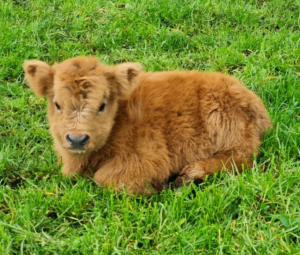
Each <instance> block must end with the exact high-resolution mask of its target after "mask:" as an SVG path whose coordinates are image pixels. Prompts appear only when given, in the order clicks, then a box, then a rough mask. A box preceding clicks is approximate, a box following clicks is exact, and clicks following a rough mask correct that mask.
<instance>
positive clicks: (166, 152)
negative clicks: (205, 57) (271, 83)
mask: <svg viewBox="0 0 300 255" xmlns="http://www.w3.org/2000/svg"><path fill="white" fill-rule="evenodd" d="M24 70H25V77H26V80H27V81H28V83H29V85H30V87H31V88H32V90H33V91H34V92H35V94H36V95H38V96H47V97H48V117H49V121H50V128H51V133H52V136H53V138H54V143H55V149H56V151H57V153H58V156H59V157H60V158H61V159H62V161H63V168H62V172H63V174H64V175H65V176H72V175H74V174H78V173H83V174H85V175H89V174H93V177H94V179H95V180H96V181H97V182H98V183H99V184H100V185H105V186H111V187H113V188H115V189H116V190H119V189H120V188H121V187H122V186H123V185H124V186H125V187H126V188H127V189H129V190H130V192H131V193H146V194H149V193H153V192H159V191H160V190H161V189H162V188H163V187H164V186H165V184H167V182H168V179H169V178H170V177H171V176H177V178H176V180H175V181H174V185H175V186H176V187H177V186H181V185H182V184H183V182H186V183H189V182H191V181H193V180H195V181H198V180H203V179H204V178H205V176H206V175H211V174H214V173H215V172H216V171H223V170H226V169H229V170H234V171H235V170H238V171H241V170H242V169H247V168H251V167H252V165H253V154H258V152H259V146H260V143H261V139H262V136H263V132H264V131H265V130H267V129H268V128H269V127H271V121H270V119H269V117H268V114H267V112H266V109H265V107H264V105H263V103H262V101H261V100H260V98H259V97H258V96H257V95H256V94H254V93H253V92H252V91H250V90H249V89H247V88H246V87H245V86H243V85H242V84H241V83H240V82H238V81H237V80H236V79H235V78H232V77H230V76H226V75H223V74H220V73H201V72H197V71H181V72H154V73H151V72H142V71H141V66H140V65H139V64H136V63H125V64H120V65H117V66H114V67H112V66H106V65H104V64H102V63H101V62H99V61H98V60H97V59H95V58H88V57H77V58H73V59H69V60H66V61H64V62H62V63H60V64H55V65H54V66H49V65H48V64H46V63H44V62H41V61H36V60H30V61H25V63H24ZM67 135H72V136H74V137H82V136H84V135H88V136H89V140H88V142H87V144H85V145H84V146H83V148H82V149H79V150H78V149H77V148H75V149H74V148H72V146H71V145H70V143H69V142H68V139H67Z"/></svg>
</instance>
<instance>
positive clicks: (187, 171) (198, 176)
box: [173, 153, 253, 188]
mask: <svg viewBox="0 0 300 255" xmlns="http://www.w3.org/2000/svg"><path fill="white" fill-rule="evenodd" d="M252 167H253V159H252V156H251V157H245V156H239V157H233V156H232V153H220V154H216V155H215V156H214V157H211V158H207V159H203V160H200V161H197V162H192V163H189V164H188V165H186V166H185V167H184V168H183V169H182V170H181V171H180V173H179V175H178V177H177V178H176V179H175V181H174V182H173V187H175V188H178V187H181V186H182V185H183V184H184V183H190V182H192V181H196V182H198V181H204V180H205V177H206V175H214V174H215V173H216V172H222V171H226V170H228V171H234V172H237V171H238V172H241V171H242V170H243V169H249V168H252Z"/></svg>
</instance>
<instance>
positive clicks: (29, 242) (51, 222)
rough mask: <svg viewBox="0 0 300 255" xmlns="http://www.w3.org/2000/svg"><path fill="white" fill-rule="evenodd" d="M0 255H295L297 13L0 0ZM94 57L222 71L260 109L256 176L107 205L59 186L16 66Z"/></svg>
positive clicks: (281, 7) (283, 1)
mask: <svg viewBox="0 0 300 255" xmlns="http://www.w3.org/2000/svg"><path fill="white" fill-rule="evenodd" d="M0 31H1V32H0V56H1V58H0V102H1V104H0V254H1V255H2V254H43V255H44V254H272V255H273V254H300V206H299V204H300V201H299V199H300V164H299V162H300V125H299V122H300V2H299V1H296V0H266V1H264V0H257V1H256V0H249V1H246V0H244V1H242V0H203V1H201V0H197V1H195V0H189V1H188V0H156V1H154V0H153V1H151V0H139V1H134V0H122V1H116V0H111V1H101V0H85V1H84V0H74V1H63V0H56V1H50V0H2V1H1V2H0ZM79 55H88V56H97V57H98V58H99V59H100V60H101V61H103V62H104V63H106V64H117V63H122V62H127V61H134V62H140V63H141V64H142V65H143V67H144V69H145V70H148V71H159V70H175V69H177V70H182V69H189V70H190V69H195V70H202V71H220V72H223V73H227V74H231V75H233V76H235V77H237V78H238V79H240V80H242V81H243V82H244V84H245V85H246V86H247V87H248V88H251V89H253V90H254V91H255V92H256V93H257V94H258V95H259V96H260V97H261V98H262V99H263V101H264V102H265V104H266V107H267V109H268V112H269V114H270V117H271V118H272V120H273V129H272V130H271V131H270V132H269V133H268V134H266V135H265V137H264V141H263V144H262V147H261V153H260V155H259V156H258V157H257V158H256V160H255V167H254V168H253V169H251V170H249V171H247V172H244V173H242V174H240V175H238V176H233V175H225V174H224V175H221V176H214V177H210V178H207V180H206V181H205V182H204V183H202V184H200V185H199V186H196V185H191V186H190V187H187V188H183V189H182V190H181V192H176V191H171V190H169V191H164V192H162V193H161V194H157V195H153V196H151V197H129V196H126V195H125V194H115V193H114V192H112V191H109V190H105V189H103V188H102V187H99V186H96V185H94V184H93V182H88V181H86V180H85V179H84V178H78V179H77V180H76V181H71V180H69V179H65V178H63V177H62V176H61V173H60V167H61V166H59V165H58V164H57V163H56V160H57V158H56V155H55V153H54V151H53V149H52V138H51V136H50V132H49V129H48V128H49V126H48V123H47V117H46V108H45V106H46V100H45V99H38V98H36V97H35V96H34V94H33V92H32V91H31V90H30V89H29V88H28V87H27V85H26V83H25V81H24V74H23V70H22V63H23V61H24V60H26V59H39V60H43V61H46V62H48V63H50V64H53V63H54V62H55V61H62V60H65V59H67V58H71V57H75V56H79Z"/></svg>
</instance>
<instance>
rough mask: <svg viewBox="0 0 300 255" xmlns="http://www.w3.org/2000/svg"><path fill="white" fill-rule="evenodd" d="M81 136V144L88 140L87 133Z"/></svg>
mask: <svg viewBox="0 0 300 255" xmlns="http://www.w3.org/2000/svg"><path fill="white" fill-rule="evenodd" d="M81 138H82V141H81V144H82V145H86V143H87V142H88V141H89V139H90V137H89V136H88V135H84V136H82V137H81Z"/></svg>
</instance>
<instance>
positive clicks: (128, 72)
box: [108, 63, 142, 99]
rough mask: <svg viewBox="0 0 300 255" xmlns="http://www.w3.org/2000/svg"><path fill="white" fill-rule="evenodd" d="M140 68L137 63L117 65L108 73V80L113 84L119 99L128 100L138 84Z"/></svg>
mask: <svg viewBox="0 0 300 255" xmlns="http://www.w3.org/2000/svg"><path fill="white" fill-rule="evenodd" d="M141 70H142V66H141V65H140V64H139V63H124V64H120V65H117V66H115V67H114V68H113V70H111V71H110V72H109V77H108V78H109V80H110V81H112V82H113V86H114V89H116V90H117V93H118V96H119V98H120V99H128V98H129V96H130V95H131V93H132V91H133V90H134V89H135V87H136V85H137V84H138V82H139V74H140V72H141Z"/></svg>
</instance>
